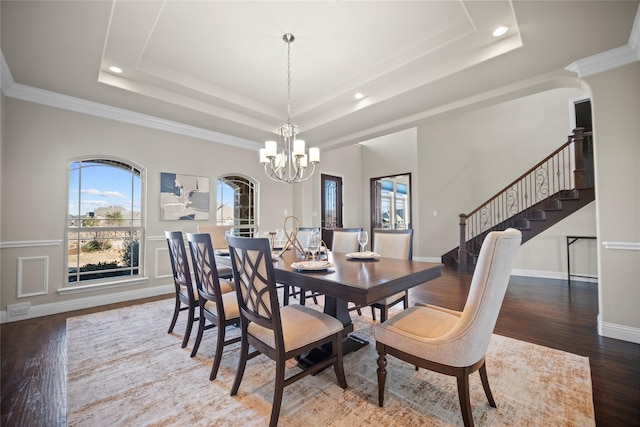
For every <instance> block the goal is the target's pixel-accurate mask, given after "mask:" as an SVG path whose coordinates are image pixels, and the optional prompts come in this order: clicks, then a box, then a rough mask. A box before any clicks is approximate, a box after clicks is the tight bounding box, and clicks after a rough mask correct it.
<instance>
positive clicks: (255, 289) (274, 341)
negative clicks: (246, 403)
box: [227, 236, 347, 427]
mask: <svg viewBox="0 0 640 427" xmlns="http://www.w3.org/2000/svg"><path fill="white" fill-rule="evenodd" d="M227 241H228V242H229V249H230V251H231V263H232V267H233V276H234V279H235V284H236V296H237V298H238V306H239V308H240V326H241V331H242V344H241V350H240V360H239V362H238V369H237V371H236V377H235V380H234V382H233V386H232V387H231V396H235V395H236V394H237V393H238V389H239V387H240V383H241V381H242V377H243V375H244V370H245V367H246V364H247V360H249V359H251V358H253V357H255V356H257V355H259V354H264V355H266V356H267V357H269V358H270V359H272V360H274V361H275V362H276V372H275V391H274V394H273V406H272V409H271V419H270V421H269V426H271V427H275V426H276V425H277V424H278V418H279V415H280V406H281V404H282V395H283V391H284V387H285V386H287V385H289V384H292V383H293V382H295V381H298V380H299V379H301V378H303V377H305V376H307V375H309V374H314V373H316V372H320V371H321V370H323V369H325V368H327V367H329V366H332V365H333V368H334V371H335V374H336V378H337V380H338V384H339V385H340V387H342V388H343V389H344V388H347V380H346V378H345V375H344V367H343V365H342V339H343V335H344V334H343V328H344V327H343V325H342V322H340V321H339V320H338V319H336V318H334V317H332V316H329V315H328V314H325V313H322V312H320V311H318V310H314V309H313V308H310V307H305V306H303V305H300V304H291V305H287V306H284V307H280V305H279V302H278V296H277V294H276V279H275V273H274V268H273V263H272V259H271V250H270V248H269V242H268V240H267V239H266V238H247V237H236V236H227ZM324 344H330V345H331V349H332V354H331V356H330V357H329V358H327V359H326V360H325V361H323V362H319V363H318V364H316V365H314V366H313V367H311V368H308V369H305V370H303V371H301V372H298V373H297V374H293V375H291V376H289V377H288V378H285V362H286V361H287V360H288V359H291V358H294V357H296V356H300V355H303V354H306V353H308V352H309V351H310V350H311V349H313V348H315V347H318V346H320V345H324ZM249 346H252V347H253V348H254V349H255V351H253V352H251V353H249Z"/></svg>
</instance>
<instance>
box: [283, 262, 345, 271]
mask: <svg viewBox="0 0 640 427" xmlns="http://www.w3.org/2000/svg"><path fill="white" fill-rule="evenodd" d="M333 267H335V265H334V264H333V263H332V262H329V261H299V262H294V263H293V264H291V268H295V269H296V270H298V271H327V270H329V269H330V268H333Z"/></svg>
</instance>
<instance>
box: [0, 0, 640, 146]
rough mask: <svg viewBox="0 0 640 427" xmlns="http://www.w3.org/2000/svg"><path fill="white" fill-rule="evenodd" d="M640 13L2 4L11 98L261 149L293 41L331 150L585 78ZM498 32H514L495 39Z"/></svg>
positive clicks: (462, 6)
mask: <svg viewBox="0 0 640 427" xmlns="http://www.w3.org/2000/svg"><path fill="white" fill-rule="evenodd" d="M637 13H638V1H620V2H616V1H584V2H583V1H568V2H560V1H513V2H512V1H501V0H495V1H455V0H449V1H407V2H401V1H342V0H340V1H335V0H334V1H316V2H308V1H288V2H268V1H254V2H245V1H177V0H173V1H120V0H117V1H113V2H112V1H53V0H51V1H42V2H37V1H24V0H23V1H7V0H2V3H1V18H2V21H1V22H2V28H1V30H2V31H1V46H2V53H3V55H4V58H5V60H6V65H8V69H9V71H10V73H11V76H12V81H11V84H15V85H20V87H22V85H24V86H27V87H30V88H37V89H42V90H46V91H51V92H55V93H56V94H62V95H68V96H71V97H75V98H80V99H83V100H88V101H93V102H97V103H100V104H104V105H107V106H111V107H117V108H121V109H126V110H130V111H134V112H137V113H141V114H146V115H150V116H153V117H156V118H158V119H161V120H162V121H171V122H176V123H180V124H182V125H185V126H189V127H195V128H201V129H205V130H210V131H214V132H220V133H223V134H226V135H230V136H233V137H235V139H230V140H232V141H237V142H241V143H242V144H241V145H244V146H250V147H251V146H255V147H256V148H257V147H259V146H261V145H262V142H261V141H264V140H265V139H271V138H273V132H275V131H276V129H277V128H278V127H279V126H280V125H281V124H282V123H283V122H284V121H285V120H286V117H287V109H286V102H287V87H286V84H287V74H286V71H287V68H286V66H287V45H286V43H285V42H284V41H283V40H282V36H283V34H284V33H287V32H290V33H293V34H294V35H295V37H296V40H295V42H293V43H292V44H291V116H292V121H293V122H294V123H295V124H297V125H298V126H299V127H300V130H301V137H302V138H304V139H306V140H307V143H308V144H309V145H316V146H320V147H324V148H329V147H331V146H334V147H337V146H341V145H344V144H351V143H354V142H358V141H362V140H364V139H367V138H371V137H374V136H378V135H380V134H383V133H387V132H390V131H392V130H396V129H398V128H402V127H406V126H408V125H410V124H411V123H412V122H413V121H414V120H416V119H420V118H424V117H428V116H430V115H433V114H437V113H440V112H444V111H447V110H449V109H452V108H460V107H465V106H468V105H472V104H474V103H478V102H483V101H487V100H490V99H498V98H500V97H504V96H509V95H508V93H507V92H509V93H512V94H513V96H521V94H522V93H523V88H525V87H527V86H528V87H533V86H535V82H536V81H537V80H536V79H540V77H539V76H545V75H551V74H557V75H566V76H575V74H574V73H572V72H569V71H565V70H564V69H565V67H567V66H569V65H570V64H572V63H573V62H574V61H577V60H580V59H582V58H585V57H588V56H591V55H595V54H599V53H601V52H605V51H608V50H611V49H615V48H618V47H620V46H623V45H626V44H628V43H629V39H630V35H631V32H632V27H633V23H634V18H635V17H636V14H637ZM498 25H506V26H508V27H509V31H508V32H507V33H506V34H505V35H504V36H502V37H499V38H494V37H493V36H492V35H491V32H492V31H493V29H494V28H495V27H497V26H498ZM112 65H117V66H119V67H120V68H122V69H123V70H124V73H122V74H120V75H117V74H114V73H113V72H111V71H109V67H110V66H112ZM5 86H6V79H4V78H3V89H4V90H5V93H7V90H6V88H5ZM355 92H362V93H364V94H365V98H364V99H362V100H360V101H356V100H355V99H354V97H353V96H354V93H355Z"/></svg>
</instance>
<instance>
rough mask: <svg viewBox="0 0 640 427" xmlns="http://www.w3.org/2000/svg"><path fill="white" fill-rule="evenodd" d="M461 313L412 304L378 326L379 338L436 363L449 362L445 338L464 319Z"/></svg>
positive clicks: (375, 333) (375, 332) (376, 330)
mask: <svg viewBox="0 0 640 427" xmlns="http://www.w3.org/2000/svg"><path fill="white" fill-rule="evenodd" d="M460 316H461V313H460V312H456V311H453V310H441V309H440V308H439V307H433V306H426V307H424V306H415V307H410V308H408V309H406V310H403V311H402V312H400V313H398V314H396V315H395V316H393V317H392V318H390V319H389V320H387V321H386V322H384V323H382V324H379V325H376V326H375V329H374V336H375V339H376V341H378V342H381V343H383V344H386V345H389V346H391V347H394V348H397V349H398V350H401V351H404V352H405V353H409V354H412V355H414V356H417V357H421V358H423V359H428V360H432V361H434V362H438V363H443V364H449V363H450V360H449V357H448V356H449V352H448V351H444V350H446V349H447V347H446V346H445V345H446V344H447V341H446V340H444V341H443V339H442V338H443V337H444V336H445V335H446V334H447V333H449V332H450V331H451V330H452V329H453V328H454V326H456V324H457V323H458V322H459V321H460Z"/></svg>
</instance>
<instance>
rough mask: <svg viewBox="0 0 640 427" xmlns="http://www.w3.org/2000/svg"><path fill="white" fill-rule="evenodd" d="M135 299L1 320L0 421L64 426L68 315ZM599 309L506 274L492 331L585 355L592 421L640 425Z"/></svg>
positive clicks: (424, 298) (448, 279)
mask: <svg viewBox="0 0 640 427" xmlns="http://www.w3.org/2000/svg"><path fill="white" fill-rule="evenodd" d="M470 281H471V276H468V275H459V274H457V273H456V272H455V271H453V270H451V269H449V268H446V269H445V271H444V274H443V277H441V278H439V279H437V280H435V281H432V282H429V283H428V284H425V285H422V286H419V287H417V288H415V289H412V290H411V292H410V301H411V304H414V303H415V302H427V303H430V304H438V305H442V306H445V307H449V308H453V309H457V310H460V309H462V307H463V306H464V301H465V299H466V296H467V293H468V289H469V284H470ZM162 298H166V296H163V297H155V298H150V299H146V300H144V302H146V301H152V300H158V299H162ZM140 302H142V301H132V302H129V303H121V304H113V305H109V306H104V307H98V308H92V309H86V310H80V311H74V312H70V313H64V314H58V315H53V316H47V317H41V318H36V319H29V320H24V321H21V322H14V323H7V324H4V325H2V328H1V343H0V344H1V358H2V374H1V377H2V378H1V386H2V408H1V409H2V410H1V418H0V425H2V426H7V427H8V426H29V427H36V426H47V427H49V426H64V425H66V403H65V402H66V350H65V348H66V328H65V325H66V319H67V317H71V316H78V315H82V314H87V313H92V312H96V311H101V310H106V309H111V308H117V307H122V306H125V305H132V304H137V303H140ZM597 312H598V297H597V286H596V284H593V283H584V282H575V281H572V284H571V288H570V289H569V288H568V287H567V284H566V281H559V280H546V279H531V278H522V277H512V279H511V282H510V284H509V288H508V290H507V295H506V297H505V301H504V304H503V307H502V311H501V312H500V316H499V318H498V323H497V325H496V330H495V332H496V333H498V334H501V335H505V336H508V337H512V338H516V339H520V340H524V341H529V342H532V343H535V344H539V345H544V346H548V347H553V348H557V349H560V350H564V351H568V352H571V353H575V354H579V355H582V356H587V357H589V360H590V365H591V379H592V383H593V396H594V408H595V412H596V423H597V425H598V426H640V345H639V344H632V343H628V342H624V341H619V340H614V339H609V338H603V337H600V336H599V335H598V334H597V330H596V315H597ZM168 323H169V319H167V326H168Z"/></svg>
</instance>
